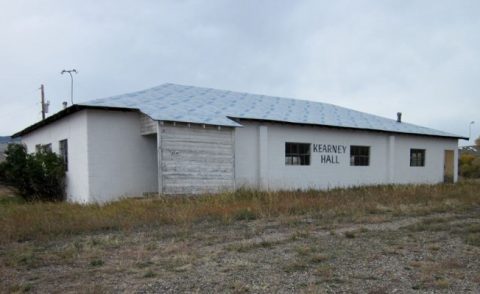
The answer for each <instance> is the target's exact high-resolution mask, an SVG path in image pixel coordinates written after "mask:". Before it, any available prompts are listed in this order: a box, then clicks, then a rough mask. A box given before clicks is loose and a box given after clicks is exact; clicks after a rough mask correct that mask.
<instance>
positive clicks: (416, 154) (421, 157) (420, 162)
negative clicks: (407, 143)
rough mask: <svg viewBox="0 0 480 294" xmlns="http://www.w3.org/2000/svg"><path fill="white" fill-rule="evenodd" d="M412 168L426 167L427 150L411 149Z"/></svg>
mask: <svg viewBox="0 0 480 294" xmlns="http://www.w3.org/2000/svg"><path fill="white" fill-rule="evenodd" d="M410 166H425V149H410Z"/></svg>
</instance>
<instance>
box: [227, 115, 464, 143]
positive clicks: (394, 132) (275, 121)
mask: <svg viewBox="0 0 480 294" xmlns="http://www.w3.org/2000/svg"><path fill="white" fill-rule="evenodd" d="M229 118H231V119H233V118H236V119H239V120H246V121H262V122H273V123H281V124H290V125H305V126H319V127H326V128H332V129H344V130H354V131H369V132H380V133H389V134H400V135H412V136H422V137H436V138H446V139H462V140H469V138H467V137H462V136H456V135H454V134H452V136H447V135H445V136H442V135H433V134H420V133H409V132H399V131H387V130H380V129H369V128H354V127H343V126H333V125H322V124H314V123H297V122H288V121H281V120H270V119H256V118H242V117H229Z"/></svg>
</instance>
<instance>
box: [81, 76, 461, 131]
mask: <svg viewBox="0 0 480 294" xmlns="http://www.w3.org/2000/svg"><path fill="white" fill-rule="evenodd" d="M80 105H86V106H105V107H122V108H133V109H138V110H140V111H141V112H143V113H145V114H147V115H148V116H150V117H151V118H152V119H154V120H161V121H178V122H190V123H199V124H210V125H220V126H231V127H238V126H241V125H240V124H239V123H237V122H235V121H233V120H232V119H230V118H240V119H256V120H270V121H281V122H288V123H298V124H313V125H324V126H331V127H344V128H355V129H369V130H378V131H386V132H396V133H408V134H418V135H429V136H440V137H455V138H462V136H458V135H455V134H450V133H446V132H443V131H439V130H435V129H430V128H426V127H422V126H417V125H413V124H409V123H405V122H402V123H398V122H397V121H396V120H392V119H388V118H384V117H380V116H376V115H372V114H367V113H364V112H360V111H356V110H352V109H348V108H344V107H340V106H336V105H332V104H328V103H322V102H313V101H307V100H298V99H290V98H281V97H274V96H266V95H257V94H248V93H240V92H232V91H225V90H217V89H210V88H202V87H193V86H183V85H177V84H163V85H160V86H158V87H154V88H151V89H147V90H143V91H139V92H134V93H128V94H123V95H118V96H114V97H109V98H103V99H96V100H92V101H87V102H84V103H80Z"/></svg>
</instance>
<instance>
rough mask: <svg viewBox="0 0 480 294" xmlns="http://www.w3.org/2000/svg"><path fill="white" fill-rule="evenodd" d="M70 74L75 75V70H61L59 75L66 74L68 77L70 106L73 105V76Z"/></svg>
mask: <svg viewBox="0 0 480 294" xmlns="http://www.w3.org/2000/svg"><path fill="white" fill-rule="evenodd" d="M72 72H74V73H75V74H77V73H78V72H77V70H76V69H71V70H65V69H64V70H62V72H61V74H62V75H63V74H64V73H68V74H69V75H70V81H71V83H70V100H71V101H72V105H73V75H72Z"/></svg>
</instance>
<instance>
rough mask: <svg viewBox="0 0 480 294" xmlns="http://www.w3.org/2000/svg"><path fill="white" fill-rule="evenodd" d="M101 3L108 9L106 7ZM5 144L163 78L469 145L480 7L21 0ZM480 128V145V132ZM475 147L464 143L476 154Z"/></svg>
mask: <svg viewBox="0 0 480 294" xmlns="http://www.w3.org/2000/svg"><path fill="white" fill-rule="evenodd" d="M99 2H100V3H99ZM1 6H2V7H1V9H0V42H1V43H0V44H1V46H0V101H1V105H2V106H1V108H0V134H10V133H12V132H15V131H18V130H20V129H22V128H24V127H25V126H27V125H28V124H30V123H33V122H35V121H37V120H38V119H39V118H40V114H39V109H40V107H39V102H38V100H39V99H38V96H39V92H38V90H37V89H38V87H39V85H40V84H41V83H44V84H45V86H46V93H47V98H48V99H49V100H50V101H51V103H52V109H51V110H52V112H54V111H58V110H59V109H60V106H61V102H62V101H64V100H68V95H69V87H68V85H69V84H68V78H67V77H66V76H61V75H60V71H61V70H62V69H63V68H76V69H78V70H79V74H78V75H77V76H75V81H76V91H75V96H76V101H85V100H89V99H93V98H98V97H104V96H111V95H115V94H121V93H125V92H129V91H135V90H140V89H144V88H148V87H151V86H155V85H158V84H161V83H164V82H176V83H183V84H191V85H198V86H207V87H214V88H220V89H231V90H238V91H246V92H253V93H263V94H272V95H279V96H286V97H297V98H306V99H311V100H316V101H324V102H328V103H334V104H338V105H341V106H345V107H349V108H353V109H357V110H361V111H365V112H369V113H374V114H378V115H382V116H387V117H392V118H394V117H395V113H396V112H397V111H402V112H403V113H404V117H405V120H406V121H409V122H412V123H416V124H421V125H425V126H429V127H433V128H438V129H442V130H445V131H450V132H454V133H458V134H461V135H467V133H468V123H469V122H470V121H471V120H476V121H477V124H478V125H480V114H479V111H478V110H479V109H480V99H479V97H478V95H479V94H478V93H479V92H480V91H479V90H480V86H479V83H478V79H479V77H480V58H479V57H480V34H479V33H478V32H479V31H480V19H479V18H478V15H479V14H480V2H478V1H382V2H379V1H278V0H277V1H193V0H192V1H135V2H132V1H81V2H73V1H10V2H5V3H3V4H1ZM478 125H477V126H476V127H474V128H473V131H474V132H473V135H474V136H478V135H479V130H480V127H479V126H478ZM465 143H466V142H463V143H462V144H465Z"/></svg>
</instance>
